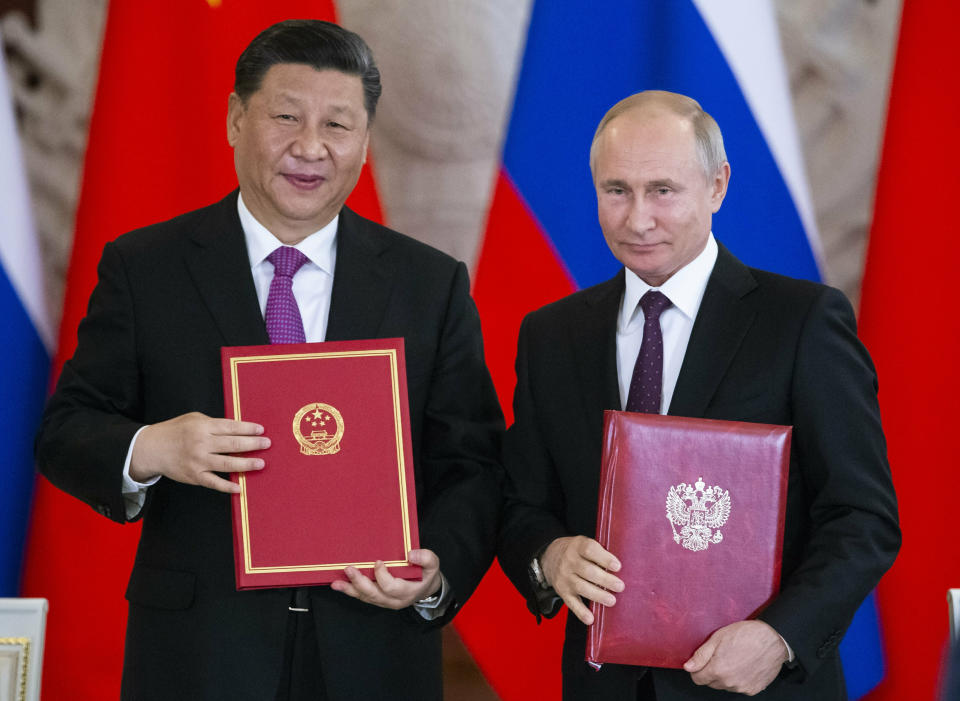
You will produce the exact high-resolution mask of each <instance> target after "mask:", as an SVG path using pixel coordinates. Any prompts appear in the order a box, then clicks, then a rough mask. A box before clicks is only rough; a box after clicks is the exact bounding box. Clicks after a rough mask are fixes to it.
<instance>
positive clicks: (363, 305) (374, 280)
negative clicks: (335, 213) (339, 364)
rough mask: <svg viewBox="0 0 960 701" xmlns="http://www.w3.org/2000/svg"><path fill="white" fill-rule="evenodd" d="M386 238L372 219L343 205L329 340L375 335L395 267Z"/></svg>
mask: <svg viewBox="0 0 960 701" xmlns="http://www.w3.org/2000/svg"><path fill="white" fill-rule="evenodd" d="M387 248H388V243H387V241H386V240H385V239H384V238H382V237H381V236H380V234H379V231H378V229H377V228H376V227H374V226H373V225H372V224H371V223H369V222H367V221H366V220H365V219H363V218H361V217H360V216H358V215H357V214H354V213H353V212H352V211H350V210H349V209H347V208H346V207H344V208H343V209H342V210H341V211H340V225H339V228H338V230H337V263H336V271H335V273H334V276H333V293H332V296H331V299H330V319H329V321H328V323H327V338H326V340H328V341H347V340H355V339H362V338H376V336H377V335H378V332H379V329H380V327H381V324H382V321H383V315H384V313H385V312H386V309H387V303H388V302H389V300H390V293H391V287H392V283H393V277H394V269H393V267H392V266H391V265H390V264H389V262H388V261H387V260H386V256H384V255H383V254H384V253H385V252H386V250H387Z"/></svg>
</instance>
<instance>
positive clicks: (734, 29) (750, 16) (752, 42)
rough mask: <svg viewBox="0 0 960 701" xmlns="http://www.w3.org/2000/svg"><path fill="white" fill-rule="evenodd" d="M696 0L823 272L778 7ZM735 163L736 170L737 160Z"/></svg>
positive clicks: (764, 1) (750, 0)
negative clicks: (776, 11)
mask: <svg viewBox="0 0 960 701" xmlns="http://www.w3.org/2000/svg"><path fill="white" fill-rule="evenodd" d="M693 1H694V4H695V5H696V7H697V9H698V10H699V11H700V15H701V16H702V17H703V20H704V22H706V24H707V27H708V28H709V29H710V32H711V33H712V34H713V36H714V38H715V39H716V41H717V44H718V45H719V46H720V50H721V51H722V52H723V55H724V56H725V57H726V59H727V63H728V64H729V65H730V68H731V70H732V71H733V74H734V76H735V77H736V79H737V82H738V83H739V84H740V89H741V90H742V91H743V94H744V97H745V98H746V101H747V104H748V105H749V106H750V111H751V112H752V113H753V117H754V119H756V120H757V124H758V125H759V126H760V131H761V132H762V133H763V136H764V138H765V139H766V140H767V143H768V144H769V145H770V150H771V151H772V152H773V157H774V159H775V160H776V162H777V166H778V167H779V168H780V173H781V174H782V175H783V179H784V182H786V184H787V189H788V190H789V191H790V195H791V196H792V197H793V201H794V204H795V205H796V207H797V211H798V212H799V214H800V221H801V222H802V223H803V228H804V230H805V231H806V233H807V240H808V241H809V242H810V248H811V249H812V250H813V255H814V258H815V259H816V261H817V267H818V268H819V269H820V272H821V275H822V274H823V272H824V265H823V260H824V259H823V246H822V245H821V242H820V235H819V233H818V231H817V222H816V217H815V216H814V211H813V200H812V199H811V197H810V189H809V187H808V184H807V175H806V168H805V167H804V163H803V155H802V151H801V149H800V141H799V138H798V136H797V126H796V119H795V117H794V112H793V104H792V100H791V97H790V91H789V88H788V84H787V69H786V64H785V63H784V61H783V52H782V50H781V48H780V34H779V29H778V28H777V22H776V17H775V16H774V14H773V7H772V5H771V3H770V2H769V0H739V1H738V2H736V3H731V2H730V1H729V0H693ZM721 127H722V125H721ZM733 166H734V173H735V172H736V163H734V164H733Z"/></svg>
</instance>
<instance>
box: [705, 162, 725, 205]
mask: <svg viewBox="0 0 960 701" xmlns="http://www.w3.org/2000/svg"><path fill="white" fill-rule="evenodd" d="M729 184H730V164H729V163H727V162H726V161H724V164H723V165H722V166H720V170H718V171H717V174H716V176H715V177H714V178H713V191H712V192H711V193H710V204H711V205H712V211H713V213H714V214H716V213H717V212H718V211H720V205H722V204H723V198H724V197H726V196H727V185H729Z"/></svg>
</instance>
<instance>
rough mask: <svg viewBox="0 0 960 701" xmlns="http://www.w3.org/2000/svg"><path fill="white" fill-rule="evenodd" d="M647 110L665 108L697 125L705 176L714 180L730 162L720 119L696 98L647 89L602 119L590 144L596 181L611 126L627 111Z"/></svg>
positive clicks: (617, 105) (624, 101)
mask: <svg viewBox="0 0 960 701" xmlns="http://www.w3.org/2000/svg"><path fill="white" fill-rule="evenodd" d="M646 107H661V108H664V109H666V110H668V111H670V112H672V113H674V114H676V115H677V116H678V117H683V118H684V119H686V120H688V121H689V122H690V124H692V125H693V133H694V137H695V139H696V143H697V158H698V159H699V160H700V165H701V166H702V167H703V174H704V177H706V178H707V179H708V180H709V179H711V178H712V177H713V176H714V175H715V174H716V172H717V171H718V170H720V168H721V166H723V164H724V163H726V162H727V152H726V151H725V150H724V148H723V134H721V133H720V127H719V126H718V125H717V122H716V120H715V119H714V118H713V117H711V116H710V115H709V114H708V113H707V112H705V111H704V109H703V108H702V107H701V106H700V103H699V102H697V101H696V100H694V99H693V98H692V97H687V96H686V95H681V94H679V93H675V92H667V91H666V90H645V91H643V92H638V93H636V94H634V95H631V96H630V97H625V98H624V99H622V100H620V102H618V103H617V104H615V105H614V106H613V107H611V108H610V109H609V111H608V112H607V113H606V114H605V115H604V116H603V119H601V120H600V124H599V125H598V126H597V131H596V133H595V134H594V135H593V142H592V143H591V144H590V172H591V173H593V175H594V178H596V172H595V171H594V168H595V165H596V157H597V154H596V151H597V141H598V140H599V139H600V135H601V134H602V133H603V130H604V129H606V127H607V125H608V124H609V123H610V122H612V121H613V120H614V119H616V118H617V117H619V116H620V115H621V114H624V113H625V112H629V111H630V110H633V109H643V108H646Z"/></svg>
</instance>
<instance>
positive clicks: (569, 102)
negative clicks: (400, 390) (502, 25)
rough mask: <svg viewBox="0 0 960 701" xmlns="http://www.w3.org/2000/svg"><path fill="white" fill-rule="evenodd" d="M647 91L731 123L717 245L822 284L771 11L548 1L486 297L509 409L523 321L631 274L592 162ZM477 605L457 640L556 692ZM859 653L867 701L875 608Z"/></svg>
mask: <svg viewBox="0 0 960 701" xmlns="http://www.w3.org/2000/svg"><path fill="white" fill-rule="evenodd" d="M648 89H660V90H670V91H673V92H679V93H683V94H686V95H690V96H691V97H693V98H695V99H696V100H698V101H699V102H700V104H701V105H702V106H703V108H704V109H705V110H706V111H707V112H709V113H710V114H712V115H713V117H714V118H715V119H716V120H717V122H718V123H719V124H720V128H721V129H722V131H723V135H724V141H725V145H726V149H727V155H728V157H729V159H730V162H731V166H732V180H731V184H730V189H729V191H728V194H727V198H726V200H725V202H724V205H723V208H722V209H721V210H720V212H719V213H718V214H717V215H716V216H715V217H714V220H713V231H714V234H715V235H716V236H717V238H718V239H719V240H720V241H722V242H723V243H724V244H725V245H726V246H727V247H728V248H730V250H731V251H732V252H733V253H734V254H735V255H737V256H739V257H740V258H741V259H742V260H744V261H745V262H746V263H748V264H749V265H753V266H756V267H759V268H764V269H767V270H772V271H775V272H779V273H783V274H786V275H791V276H794V277H803V278H809V279H814V280H819V279H820V265H819V257H820V249H819V244H818V239H817V232H816V225H815V223H814V219H813V209H812V206H811V202H810V197H809V194H808V191H807V186H806V178H805V174H804V169H803V163H802V160H801V155H800V149H799V145H798V142H797V136H796V128H795V125H794V117H793V111H792V107H791V102H790V96H789V92H788V89H787V81H786V71H785V68H784V64H783V59H782V53H781V50H780V43H779V36H778V33H777V26H776V22H775V18H774V15H773V8H772V6H771V4H770V3H769V2H768V1H767V0H742V1H741V2H736V3H730V2H722V1H721V0H671V1H670V2H662V1H660V0H646V1H641V0H636V1H633V2H610V3H592V4H591V5H590V7H589V11H586V8H585V7H584V6H583V5H581V4H579V3H560V2H549V1H547V0H542V1H540V2H535V3H534V7H533V11H532V16H531V19H530V26H529V31H528V36H527V43H526V49H525V53H524V58H523V64H522V67H521V70H520V74H519V79H518V83H517V88H516V97H515V103H514V108H513V115H512V118H511V121H510V127H509V131H508V133H507V136H506V142H505V147H504V155H503V167H502V170H501V172H500V174H499V178H498V182H497V186H496V191H495V195H494V201H493V204H492V207H491V211H490V216H489V222H488V228H487V234H486V239H485V241H484V244H483V249H482V254H481V258H480V262H479V264H478V267H477V272H476V276H475V277H476V280H475V289H474V294H475V297H476V299H477V304H478V306H479V307H480V312H481V317H482V319H483V322H484V335H485V340H486V343H487V345H488V360H489V362H490V365H491V370H492V372H493V373H494V380H495V382H496V383H497V389H498V392H499V394H500V398H501V401H502V403H503V404H504V406H505V407H508V406H509V404H510V396H511V394H512V391H513V383H514V377H513V367H512V362H513V356H514V353H515V350H516V337H517V331H518V329H519V325H520V321H521V319H522V317H523V315H524V314H526V313H527V312H528V311H530V310H532V309H534V308H537V307H538V306H540V305H542V304H544V303H546V302H549V301H552V300H553V299H556V298H557V297H559V296H561V295H562V294H566V293H569V292H572V291H573V290H575V289H580V288H583V287H587V286H590V285H593V284H596V283H598V282H601V281H603V280H606V279H607V278H609V277H611V276H612V275H613V274H614V273H615V271H616V270H617V269H618V267H619V265H620V264H619V263H618V262H617V261H616V260H615V259H614V258H613V256H612V255H611V254H610V252H609V250H608V249H607V246H606V244H605V243H604V240H603V236H602V234H601V231H600V228H599V225H598V223H597V211H596V195H595V193H594V188H593V183H592V180H591V176H590V170H589V166H588V160H587V156H588V151H589V146H590V142H591V140H592V137H593V133H594V130H595V129H596V126H597V124H598V122H599V121H600V119H601V118H602V116H603V115H604V113H605V112H606V111H607V109H609V108H610V107H611V106H612V105H613V104H614V103H616V102H617V101H618V100H620V99H621V98H623V97H626V96H627V95H630V94H632V93H635V92H638V91H641V90H648ZM491 579H493V578H491ZM491 586H492V585H491ZM497 588H498V589H499V586H498V587H497ZM501 593H502V592H501ZM483 595H484V596H485V593H484V594H483ZM503 595H504V596H505V595H506V594H503ZM467 608H468V610H467V611H465V612H464V614H465V616H464V617H465V618H467V619H468V620H469V621H470V623H471V625H469V626H468V625H465V624H464V623H461V624H460V626H459V628H460V630H461V632H462V633H463V635H464V638H465V639H466V641H467V643H468V646H469V647H470V648H471V650H472V651H473V652H474V654H475V655H476V656H477V657H478V658H480V662H481V665H482V666H484V667H485V670H487V671H488V677H490V678H491V680H492V681H493V683H494V686H495V687H496V688H497V690H498V691H499V692H500V694H501V696H502V697H503V698H505V699H511V698H520V694H521V693H533V692H535V690H536V689H539V691H540V692H541V693H542V692H544V688H543V678H542V677H540V678H539V680H538V681H537V685H535V686H529V685H528V684H526V683H523V682H517V683H516V684H515V683H513V681H516V680H513V681H511V677H512V676H513V675H510V673H509V671H508V668H502V669H497V670H494V669H493V668H495V667H497V666H498V663H497V661H495V660H493V659H491V658H490V656H488V655H487V654H485V653H484V651H483V650H482V649H481V648H483V647H485V645H484V642H483V640H482V639H481V638H480V637H477V638H474V637H473V636H474V632H475V630H476V629H480V628H481V626H482V622H474V621H473V620H472V619H471V618H470V614H469V608H470V607H467ZM517 615H521V614H517ZM511 623H512V622H511ZM475 626H476V628H475ZM551 626H552V627H550V628H548V633H547V635H548V636H550V637H552V638H553V641H552V643H551V644H552V645H556V644H557V641H558V640H559V637H560V632H559V626H556V625H554V624H552V623H551ZM522 631H523V634H524V635H526V629H525V628H524V629H522ZM531 636H532V634H531ZM543 640H544V638H543V637H542V635H541V637H539V638H537V637H530V638H529V639H525V640H523V641H522V642H520V643H518V644H517V645H516V649H515V650H513V655H514V656H515V657H514V659H515V661H516V663H517V665H518V666H519V667H522V668H523V669H525V670H526V673H529V666H526V664H525V663H526V661H527V660H526V659H525V658H528V657H529V655H530V654H531V651H537V652H535V653H534V654H540V652H539V650H540V649H542V644H543ZM848 640H849V641H855V642H854V644H846V645H844V646H842V648H841V652H842V655H843V658H844V665H845V670H846V672H847V678H848V688H849V692H850V696H851V697H852V698H859V697H860V696H861V695H862V694H864V693H865V692H867V691H868V690H869V689H871V688H872V687H873V686H875V685H876V684H877V682H878V681H879V680H880V678H881V677H882V675H883V664H882V657H881V652H880V640H879V630H878V626H877V618H876V611H875V605H874V602H873V598H872V597H871V599H870V600H869V601H868V602H867V604H866V605H865V606H864V607H863V609H862V610H861V612H860V614H859V615H858V616H857V619H856V621H855V624H854V626H853V629H852V630H851V632H850V634H849V635H848ZM550 655H551V656H553V660H554V662H553V667H552V669H551V668H547V669H550V673H552V674H553V675H554V676H557V670H558V669H559V651H558V650H553V651H552V652H551V653H550ZM547 659H548V656H544V658H543V662H544V664H546V661H547ZM490 672H493V673H492V674H491V673H490ZM534 676H536V675H534ZM551 688H553V687H551ZM546 697H551V696H550V695H549V694H547V695H546V696H544V698H546Z"/></svg>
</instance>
